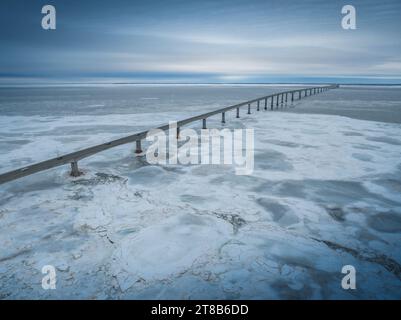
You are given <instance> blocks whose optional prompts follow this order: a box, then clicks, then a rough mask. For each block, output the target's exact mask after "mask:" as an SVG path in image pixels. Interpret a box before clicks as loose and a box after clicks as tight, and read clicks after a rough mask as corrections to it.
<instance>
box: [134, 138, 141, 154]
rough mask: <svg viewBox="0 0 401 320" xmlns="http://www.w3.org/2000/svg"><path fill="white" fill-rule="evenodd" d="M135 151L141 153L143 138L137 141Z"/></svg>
mask: <svg viewBox="0 0 401 320" xmlns="http://www.w3.org/2000/svg"><path fill="white" fill-rule="evenodd" d="M135 153H136V154H141V153H142V147H141V140H137V141H136V149H135Z"/></svg>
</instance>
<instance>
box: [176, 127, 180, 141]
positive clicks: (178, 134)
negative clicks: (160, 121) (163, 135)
mask: <svg viewBox="0 0 401 320" xmlns="http://www.w3.org/2000/svg"><path fill="white" fill-rule="evenodd" d="M179 138H180V127H177V140H178V139H179Z"/></svg>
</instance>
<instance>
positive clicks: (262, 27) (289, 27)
mask: <svg viewBox="0 0 401 320" xmlns="http://www.w3.org/2000/svg"><path fill="white" fill-rule="evenodd" d="M46 4H51V5H54V6H55V8H56V10H57V29H56V30H51V31H49V30H47V31H45V30H43V29H42V27H41V19H42V16H43V15H42V13H41V8H42V6H43V5H46ZM345 4H351V5H353V6H354V7H355V8H356V17H357V29H356V30H344V29H342V27H341V19H342V17H343V15H342V14H341V8H342V6H343V5H345ZM400 35H401V1H400V0H374V1H373V0H357V1H351V0H349V1H336V0H330V1H328V0H303V1H296V0H292V1H290V0H279V1H269V0H264V1H256V0H255V1H253V0H197V1H193V0H162V1H155V0H146V1H145V0H143V1H136V0H113V1H102V0H93V1H92V0H85V1H84V0H46V1H39V0H2V1H1V3H0V40H1V41H0V52H1V54H0V78H1V80H2V82H3V83H4V82H7V81H9V82H12V81H15V79H20V80H24V81H30V80H35V81H38V80H40V81H46V80H56V79H58V80H63V79H64V80H66V81H123V82H125V81H129V82H302V81H324V80H328V81H331V80H332V81H337V82H386V83H391V82H392V83H401V36H400Z"/></svg>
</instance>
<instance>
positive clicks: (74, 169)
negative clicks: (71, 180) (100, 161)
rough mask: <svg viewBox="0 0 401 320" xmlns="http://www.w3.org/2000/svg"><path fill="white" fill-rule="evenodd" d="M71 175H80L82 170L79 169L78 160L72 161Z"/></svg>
mask: <svg viewBox="0 0 401 320" xmlns="http://www.w3.org/2000/svg"><path fill="white" fill-rule="evenodd" d="M70 175H71V177H79V176H80V175H82V172H81V171H79V169H78V161H73V162H71V174H70Z"/></svg>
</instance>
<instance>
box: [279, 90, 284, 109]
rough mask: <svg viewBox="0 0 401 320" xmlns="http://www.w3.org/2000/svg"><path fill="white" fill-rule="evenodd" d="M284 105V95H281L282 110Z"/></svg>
mask: <svg viewBox="0 0 401 320" xmlns="http://www.w3.org/2000/svg"><path fill="white" fill-rule="evenodd" d="M283 103H284V93H282V94H281V103H280V104H281V108H282V107H283Z"/></svg>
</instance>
